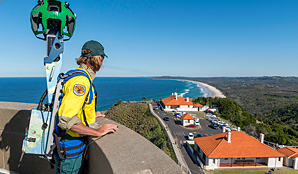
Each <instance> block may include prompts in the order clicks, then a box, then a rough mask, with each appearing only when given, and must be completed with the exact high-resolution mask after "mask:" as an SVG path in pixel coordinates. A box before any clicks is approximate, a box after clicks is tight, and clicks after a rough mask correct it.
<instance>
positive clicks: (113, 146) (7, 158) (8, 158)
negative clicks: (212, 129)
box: [0, 102, 183, 174]
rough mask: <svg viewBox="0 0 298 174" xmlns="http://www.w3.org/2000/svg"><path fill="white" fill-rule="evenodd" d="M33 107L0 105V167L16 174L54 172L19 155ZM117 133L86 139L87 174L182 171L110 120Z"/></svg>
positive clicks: (45, 164) (36, 159)
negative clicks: (87, 145) (117, 128)
mask: <svg viewBox="0 0 298 174" xmlns="http://www.w3.org/2000/svg"><path fill="white" fill-rule="evenodd" d="M33 107H36V105H34V104H25V103H10V102H0V135H1V136H0V168H5V169H8V170H11V171H15V172H18V173H30V174H34V173H43V174H48V173H49V174H50V173H54V170H51V168H50V165H49V163H48V162H47V161H46V160H43V159H40V158H39V157H38V156H37V155H28V154H23V153H22V141H23V139H24V137H25V133H26V131H27V129H28V125H29V118H30V109H31V108H33ZM97 122H99V124H105V123H114V124H117V125H118V127H119V131H117V132H116V133H114V134H109V135H106V136H104V137H102V138H101V139H97V138H93V139H92V138H89V143H90V145H89V153H88V161H87V162H86V163H85V164H84V167H85V169H86V170H87V171H88V173H105V174H110V173H115V174H126V173H127V174H130V173H136V174H137V173H146V172H147V173H183V170H182V169H181V168H180V167H179V166H178V165H177V164H176V163H175V162H174V161H173V160H172V159H171V158H170V157H169V156H167V155H166V154H165V153H164V152H162V151H161V150H160V149H159V148H158V147H156V146H155V145H154V144H152V143H151V142H150V141H148V140H147V139H145V138H144V137H142V136H141V135H139V134H137V133H135V132H134V131H132V130H130V129H128V128H126V127H125V126H123V125H120V124H118V123H115V122H113V121H111V120H108V119H105V118H100V119H98V120H97Z"/></svg>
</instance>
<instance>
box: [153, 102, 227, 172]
mask: <svg viewBox="0 0 298 174" xmlns="http://www.w3.org/2000/svg"><path fill="white" fill-rule="evenodd" d="M152 106H153V108H155V107H157V104H156V103H154V104H152ZM154 111H155V113H156V114H157V115H158V116H159V117H161V118H164V117H166V116H167V117H169V118H170V120H169V121H165V123H166V124H167V125H168V127H169V129H170V130H171V132H172V135H173V137H174V139H177V143H178V146H179V147H181V152H182V155H183V157H184V159H185V162H186V163H187V165H188V167H189V170H190V171H191V173H192V174H201V173H204V172H203V171H202V169H201V168H200V167H199V166H198V165H197V164H196V162H195V161H194V160H193V159H192V158H191V154H190V153H188V152H187V150H186V149H185V146H182V144H183V142H184V141H186V140H188V139H187V137H188V136H187V135H188V133H193V134H194V136H197V134H201V135H202V136H204V135H205V134H208V135H210V134H217V133H221V132H222V130H221V129H212V128H210V127H208V125H209V124H210V123H209V121H208V120H206V119H200V124H201V128H199V129H193V128H184V127H182V126H181V125H180V124H176V123H175V120H174V118H175V117H174V116H173V115H171V114H168V113H167V112H164V111H162V110H161V109H157V110H154Z"/></svg>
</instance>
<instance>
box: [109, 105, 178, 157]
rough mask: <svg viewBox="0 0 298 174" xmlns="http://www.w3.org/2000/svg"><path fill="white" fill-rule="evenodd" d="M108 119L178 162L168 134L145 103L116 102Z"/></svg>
mask: <svg viewBox="0 0 298 174" xmlns="http://www.w3.org/2000/svg"><path fill="white" fill-rule="evenodd" d="M105 115H106V118H108V119H111V120H114V121H116V122H117V123H120V124H122V125H124V126H126V127H128V128H130V129H132V130H134V131H135V132H137V133H139V134H140V135H142V136H143V137H145V138H147V139H148V140H149V141H151V142H152V143H153V144H155V145H156V146H157V147H159V148H160V149H161V150H162V151H164V152H165V153H166V154H167V155H168V156H170V157H171V158H172V159H173V160H174V161H176V162H177V159H176V157H175V154H174V151H173V148H172V146H171V143H170V140H169V138H168V136H167V133H166V132H165V130H164V129H163V127H162V125H161V124H160V123H159V121H158V120H157V119H156V118H155V117H154V116H153V115H152V114H151V113H150V110H149V106H148V105H147V104H144V103H122V102H121V100H119V101H118V102H116V103H115V104H114V105H113V106H112V107H111V108H110V109H109V110H108V111H107V112H106V113H105Z"/></svg>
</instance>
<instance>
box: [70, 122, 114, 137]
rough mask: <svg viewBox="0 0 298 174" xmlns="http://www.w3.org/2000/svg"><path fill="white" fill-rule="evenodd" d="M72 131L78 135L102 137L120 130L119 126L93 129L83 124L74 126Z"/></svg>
mask: <svg viewBox="0 0 298 174" xmlns="http://www.w3.org/2000/svg"><path fill="white" fill-rule="evenodd" d="M70 130H71V131H73V132H76V133H78V134H83V135H91V136H96V137H102V136H104V135H105V134H107V133H109V132H112V133H114V132H116V131H117V130H118V126H117V125H114V124H104V125H103V126H102V127H101V128H99V129H93V128H90V127H88V126H85V125H84V124H83V123H80V124H77V125H73V126H72V127H71V128H70Z"/></svg>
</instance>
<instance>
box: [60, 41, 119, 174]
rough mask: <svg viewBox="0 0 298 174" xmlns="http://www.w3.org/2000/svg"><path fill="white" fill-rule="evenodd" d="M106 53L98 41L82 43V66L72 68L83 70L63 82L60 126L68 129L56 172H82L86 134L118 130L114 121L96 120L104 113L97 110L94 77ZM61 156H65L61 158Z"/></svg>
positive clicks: (79, 59) (63, 139) (92, 134)
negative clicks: (99, 123)
mask: <svg viewBox="0 0 298 174" xmlns="http://www.w3.org/2000/svg"><path fill="white" fill-rule="evenodd" d="M104 57H107V56H106V55H105V53H104V48H103V46H102V45H101V44H100V43H99V42H97V41H93V40H91V41H88V42H86V43H85V44H84V45H83V47H82V54H81V56H80V57H79V58H78V59H77V64H78V65H80V67H79V68H77V69H75V70H73V71H69V72H81V73H78V74H77V76H74V77H71V78H70V79H68V80H67V81H66V82H65V83H64V85H63V88H62V92H63V94H64V96H63V98H62V100H61V103H60V108H59V110H58V115H59V123H58V126H59V128H60V129H61V130H64V131H66V133H65V135H64V136H63V137H62V141H61V145H60V146H61V147H60V148H61V149H62V150H60V152H61V153H60V156H59V157H60V159H59V162H58V167H57V168H56V173H59V172H60V173H71V174H74V173H79V171H80V168H81V164H82V160H83V156H84V155H83V153H84V151H85V148H86V145H85V144H84V138H83V137H84V136H86V135H90V136H96V137H102V136H104V135H105V134H107V133H110V132H112V133H114V132H115V131H117V130H118V127H117V126H116V125H114V124H105V125H103V126H101V127H100V126H99V125H97V124H96V123H95V121H96V117H104V115H102V114H101V113H100V112H99V111H98V112H95V107H96V95H95V93H96V92H95V88H94V87H93V85H92V81H93V80H94V78H95V76H96V72H97V71H99V70H100V68H101V66H102V63H103V60H104ZM82 73H83V75H82ZM73 74H75V73H73ZM80 74H81V75H80ZM67 75H72V73H66V76H67ZM66 79H67V78H66ZM66 79H65V80H66ZM58 154H59V149H58ZM56 156H58V155H56ZM61 156H64V157H66V159H61ZM64 157H63V158H64ZM59 165H60V167H59Z"/></svg>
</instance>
